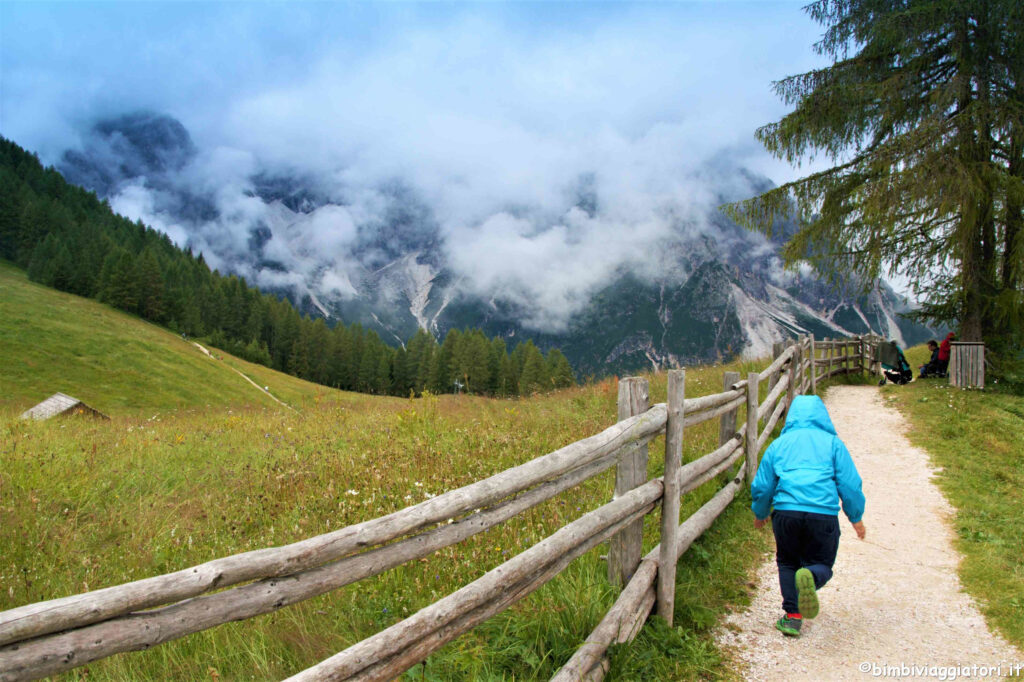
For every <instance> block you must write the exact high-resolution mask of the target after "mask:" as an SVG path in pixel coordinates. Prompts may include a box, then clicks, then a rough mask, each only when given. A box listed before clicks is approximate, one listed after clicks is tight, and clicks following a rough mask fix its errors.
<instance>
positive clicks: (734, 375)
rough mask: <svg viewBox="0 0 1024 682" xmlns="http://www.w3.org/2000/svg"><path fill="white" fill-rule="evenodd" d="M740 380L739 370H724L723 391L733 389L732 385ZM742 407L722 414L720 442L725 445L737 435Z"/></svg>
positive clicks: (719, 432) (719, 428)
mask: <svg viewBox="0 0 1024 682" xmlns="http://www.w3.org/2000/svg"><path fill="white" fill-rule="evenodd" d="M739 380H740V373H739V372H723V373H722V391H723V392H727V391H729V390H731V386H732V385H733V384H735V383H736V382H738V381H739ZM739 411H740V408H738V407H737V408H736V409H734V410H732V411H730V412H726V413H725V414H723V415H722V418H721V419H720V420H719V422H718V444H719V445H725V442H726V441H727V440H730V439H731V438H732V437H733V436H734V435H736V415H737V414H738V413H739Z"/></svg>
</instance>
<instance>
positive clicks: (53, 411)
mask: <svg viewBox="0 0 1024 682" xmlns="http://www.w3.org/2000/svg"><path fill="white" fill-rule="evenodd" d="M58 414H92V415H95V416H98V417H103V418H104V419H109V417H107V415H105V414H103V413H102V412H100V411H98V410H95V409H93V408H91V407H89V406H88V405H86V404H85V403H83V402H82V401H81V400H79V399H78V398H73V397H71V396H69V395H65V394H63V393H54V394H53V395H51V396H50V397H49V398H47V399H46V400H44V401H43V402H41V403H39V404H38V405H36V406H35V407H33V408H31V409H29V410H25V412H23V413H22V415H21V418H22V419H38V420H41V419H49V418H50V417H54V416H56V415H58Z"/></svg>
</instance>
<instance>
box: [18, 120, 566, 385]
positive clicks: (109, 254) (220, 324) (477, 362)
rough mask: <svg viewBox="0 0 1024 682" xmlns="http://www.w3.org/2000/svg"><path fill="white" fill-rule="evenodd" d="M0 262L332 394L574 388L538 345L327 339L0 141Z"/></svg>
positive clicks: (361, 333) (365, 335) (365, 334)
mask: <svg viewBox="0 0 1024 682" xmlns="http://www.w3.org/2000/svg"><path fill="white" fill-rule="evenodd" d="M0 258H5V259H8V260H11V261H13V262H14V263H16V264H18V265H20V266H21V267H23V268H25V269H26V270H27V271H28V276H29V278H30V279H32V280H33V281H35V282H39V283H41V284H45V285H47V286H51V287H54V288H56V289H60V290H62V291H68V292H71V293H73V294H78V295H79V296H86V297H89V298H95V299H97V300H100V301H103V302H104V303H107V304H109V305H112V306H114V307H116V308H120V309H121V310H124V311H127V312H130V313H135V314H137V315H139V316H140V317H143V318H145V319H147V320H150V321H152V322H155V323H157V324H160V325H164V326H166V327H168V328H170V329H172V330H174V331H176V332H179V333H183V334H187V335H189V336H194V337H199V338H205V339H207V340H209V343H210V344H211V345H213V346H216V347H218V348H221V349H223V350H225V351H227V352H229V353H232V354H234V355H238V356H239V357H242V358H245V359H247V360H250V361H252V362H258V363H261V364H263V365H267V366H268V367H273V368H274V369H277V370H280V371H282V372H287V373H288V374H292V375H294V376H298V377H301V378H303V379H307V380H309V381H315V382H317V383H320V384H324V385H326V386H334V387H336V388H341V389H345V390H352V391H362V392H366V393H378V394H392V395H403V396H404V395H409V394H410V393H415V394H417V395H418V394H420V393H422V392H423V391H424V390H429V391H431V392H434V393H452V392H456V391H466V392H472V393H480V394H487V395H500V396H514V395H525V394H529V393H533V392H536V391H540V390H547V389H550V388H559V387H564V386H571V385H572V384H573V383H575V380H574V377H573V371H572V368H571V367H570V366H569V362H568V360H566V358H565V356H564V355H563V354H562V353H561V352H560V351H558V350H557V349H555V350H551V351H550V352H549V353H548V355H547V357H546V358H545V357H544V355H543V354H542V353H541V351H540V350H539V349H538V348H537V347H536V346H535V345H534V344H533V343H532V342H531V341H527V342H525V343H520V344H518V345H517V346H516V348H515V349H514V350H513V351H512V352H511V353H509V352H508V350H507V348H506V346H505V342H504V340H502V339H500V338H494V339H488V338H487V337H486V336H485V335H484V334H483V332H481V331H480V330H475V329H474V330H469V329H467V330H465V331H459V330H451V331H450V332H449V333H448V334H447V336H446V337H445V339H444V343H441V344H438V343H437V341H436V340H435V339H434V337H433V336H431V335H430V334H428V333H426V332H424V331H422V330H421V331H419V332H418V333H417V334H416V335H415V336H414V337H413V338H412V339H411V340H410V341H409V342H408V344H406V347H405V348H393V347H391V346H388V345H387V344H385V343H384V342H383V341H382V340H381V339H380V337H379V336H378V335H377V333H376V332H374V331H373V330H369V329H364V328H363V327H362V326H361V325H359V324H352V325H348V326H346V325H344V324H341V323H339V324H337V325H336V326H334V327H333V328H331V327H328V325H327V324H326V323H325V322H324V320H323V319H316V320H313V319H310V318H309V317H306V316H302V315H300V314H299V312H298V311H297V310H296V309H295V307H294V306H293V305H292V304H291V302H289V301H288V300H287V299H284V298H279V297H277V296H273V295H270V294H265V293H262V292H260V291H259V290H258V289H256V288H254V287H250V286H248V285H247V284H246V282H245V279H244V278H240V277H236V276H235V275H228V276H225V275H221V274H220V273H219V272H217V271H216V270H214V271H211V270H210V268H209V267H208V266H207V264H206V263H205V262H204V260H203V257H202V255H201V254H200V255H199V256H195V255H193V254H192V253H191V251H189V250H186V249H181V248H179V247H177V246H175V245H174V243H173V242H171V240H170V238H168V237H167V235H165V234H162V233H160V232H157V231H156V230H153V229H150V228H148V227H146V226H145V225H143V224H142V222H132V221H130V220H128V219H127V218H124V217H122V216H119V215H117V214H115V213H114V212H113V211H112V210H111V209H110V206H109V204H107V202H106V201H100V200H99V199H98V198H97V197H96V195H95V194H94V193H92V192H88V191H86V190H84V189H82V188H80V187H77V186H74V185H70V184H68V183H67V182H65V181H64V178H63V177H62V176H61V175H60V173H58V172H57V171H56V170H54V169H52V168H44V167H43V165H42V164H41V163H40V162H39V159H38V158H37V157H36V156H35V155H34V154H30V153H28V152H26V151H25V150H24V149H22V148H21V147H19V146H18V145H16V144H14V143H13V142H11V141H9V140H7V139H4V138H2V137H0Z"/></svg>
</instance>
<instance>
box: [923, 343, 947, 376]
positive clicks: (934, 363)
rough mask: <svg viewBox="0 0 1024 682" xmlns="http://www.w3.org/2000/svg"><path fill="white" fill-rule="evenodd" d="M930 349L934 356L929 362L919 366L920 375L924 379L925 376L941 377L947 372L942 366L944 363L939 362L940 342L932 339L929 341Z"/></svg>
mask: <svg viewBox="0 0 1024 682" xmlns="http://www.w3.org/2000/svg"><path fill="white" fill-rule="evenodd" d="M928 350H930V351H931V353H932V357H931V359H930V360H928V362H926V363H924V364H923V365H921V366H920V367H918V368H917V369H918V373H919V376H920V377H921V378H922V379H924V378H925V377H940V376H942V375H943V374H945V369H943V367H942V363H941V362H939V343H938V341H935V340H934V339H932V340H931V341H929V342H928Z"/></svg>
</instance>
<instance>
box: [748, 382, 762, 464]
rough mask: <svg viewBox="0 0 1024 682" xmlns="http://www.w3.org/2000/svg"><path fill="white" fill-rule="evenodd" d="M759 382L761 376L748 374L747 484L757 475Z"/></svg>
mask: <svg viewBox="0 0 1024 682" xmlns="http://www.w3.org/2000/svg"><path fill="white" fill-rule="evenodd" d="M760 380H761V375H760V374H758V373H757V372H750V373H749V374H747V435H746V438H747V482H748V483H750V482H751V481H753V480H754V474H755V473H757V455H758V452H757V437H758V436H759V435H760V434H759V433H758V432H757V406H758V402H759V396H758V391H757V384H758V383H759V382H760Z"/></svg>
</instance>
